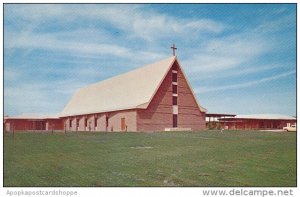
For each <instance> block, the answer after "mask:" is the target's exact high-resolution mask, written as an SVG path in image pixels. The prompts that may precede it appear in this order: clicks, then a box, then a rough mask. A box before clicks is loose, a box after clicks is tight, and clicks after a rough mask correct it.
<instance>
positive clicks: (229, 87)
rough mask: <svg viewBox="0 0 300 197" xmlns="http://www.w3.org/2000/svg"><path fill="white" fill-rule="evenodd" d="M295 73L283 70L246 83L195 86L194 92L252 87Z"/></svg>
mask: <svg viewBox="0 0 300 197" xmlns="http://www.w3.org/2000/svg"><path fill="white" fill-rule="evenodd" d="M295 73H296V71H288V72H285V73H281V74H278V75H274V76H271V77H265V78H262V79H259V80H255V81H249V82H246V83H238V84H232V85H225V86H218V87H203V88H197V89H196V90H195V92H196V93H205V92H216V91H224V90H234V89H241V88H247V87H253V86H257V85H259V84H262V83H265V82H269V81H273V80H276V79H280V78H283V77H287V76H290V75H293V74H295Z"/></svg>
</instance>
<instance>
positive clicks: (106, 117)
mask: <svg viewBox="0 0 300 197" xmlns="http://www.w3.org/2000/svg"><path fill="white" fill-rule="evenodd" d="M105 119H106V121H105V122H106V127H108V115H107V114H106V116H105Z"/></svg>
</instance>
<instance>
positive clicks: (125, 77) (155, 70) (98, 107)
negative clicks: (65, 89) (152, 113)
mask: <svg viewBox="0 0 300 197" xmlns="http://www.w3.org/2000/svg"><path fill="white" fill-rule="evenodd" d="M175 61H177V58H176V56H172V57H170V58H167V59H164V60H161V61H159V62H156V63H153V64H149V65H146V66H144V67H141V68H138V69H135V70H133V71H130V72H127V73H124V74H121V75H118V76H115V77H112V78H110V79H106V80H104V81H100V82H98V83H95V84H91V85H89V86H86V87H84V88H81V89H79V90H78V91H77V92H76V93H75V94H74V95H73V97H72V99H71V100H70V101H69V103H68V104H67V105H66V107H65V108H64V110H63V111H62V113H61V114H60V116H61V117H66V116H74V115H82V114H93V113H101V112H108V111H117V110H125V109H135V108H141V109H146V108H147V107H148V105H149V103H150V102H151V100H152V98H153V96H154V95H155V93H156V91H157V90H158V88H159V87H160V85H161V83H162V81H163V80H164V78H165V76H166V75H167V73H168V71H169V70H170V68H171V66H172V65H173V63H174V62H175ZM177 62H178V61H177ZM178 64H179V63H178ZM191 90H192V89H191ZM195 100H196V98H195ZM196 102H197V100H196ZM199 109H200V110H201V111H206V110H205V109H204V108H202V107H201V106H200V105H199Z"/></svg>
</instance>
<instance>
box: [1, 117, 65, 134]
mask: <svg viewBox="0 0 300 197" xmlns="http://www.w3.org/2000/svg"><path fill="white" fill-rule="evenodd" d="M4 129H5V131H45V130H49V131H50V130H63V129H64V128H63V122H62V120H61V119H60V118H59V117H58V116H56V115H52V116H49V115H38V114H22V115H19V116H12V117H9V116H6V117H4Z"/></svg>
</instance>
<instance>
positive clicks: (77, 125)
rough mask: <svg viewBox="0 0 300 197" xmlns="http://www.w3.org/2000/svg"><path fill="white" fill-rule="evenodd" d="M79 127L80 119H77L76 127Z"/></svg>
mask: <svg viewBox="0 0 300 197" xmlns="http://www.w3.org/2000/svg"><path fill="white" fill-rule="evenodd" d="M78 127H79V119H76V128H78Z"/></svg>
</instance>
